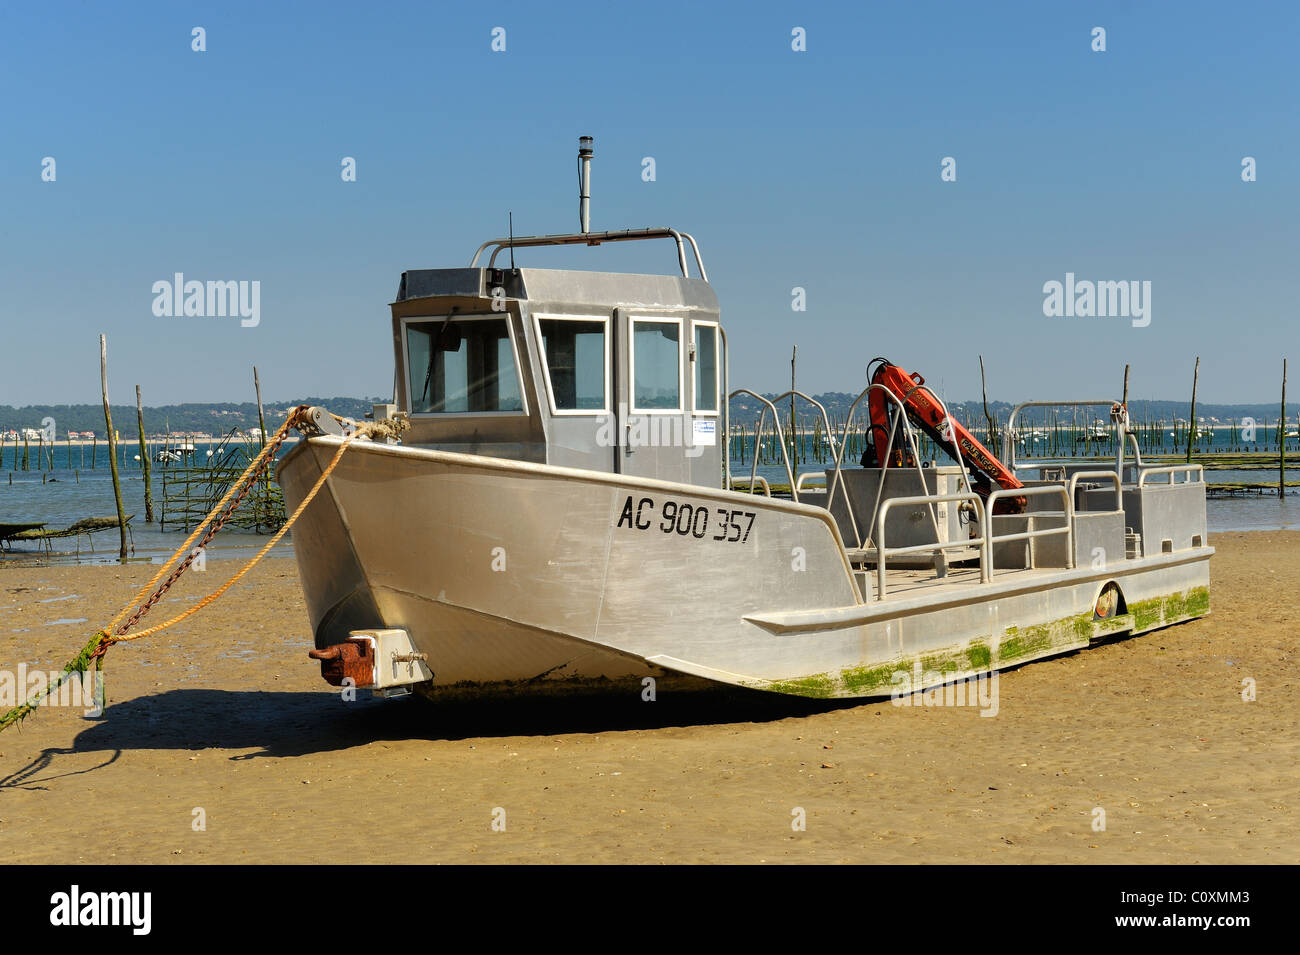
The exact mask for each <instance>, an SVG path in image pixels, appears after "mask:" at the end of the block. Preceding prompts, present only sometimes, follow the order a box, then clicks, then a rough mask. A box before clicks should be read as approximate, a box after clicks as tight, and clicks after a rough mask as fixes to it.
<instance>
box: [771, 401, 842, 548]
mask: <svg viewBox="0 0 1300 955" xmlns="http://www.w3.org/2000/svg"><path fill="white" fill-rule="evenodd" d="M791 396H793V397H795V398H802V399H803V400H804V401H806V402H808V403H809V404H812V405H816V406H817V410H818V411H820V412H821V413H822V424H823V425H824V426H825V428H826V437H827V438H828V439H829V440H830V441H831V442H832V443H834V442H835V435H834V434H833V433H832V432H831V419H830V415H828V414H827V413H826V406H825V405H823V404H822V403H821V402H820V401H818V400H817V399H816V398H814V397H813V396H812V395H806V394H804V393H803V392H802V391H796V390H795V389H794V388H791V389H790V390H789V391H786V392H783V393H781V394H779V395H777V396H776V397H775V398H773V399H772V403H773V405H775V404H776V402H778V401H783V400H784V399H786V398H789V397H791ZM790 427H791V429H792V430H793V432H794V440H795V442H796V447H797V442H798V441H799V429H798V428H797V427H796V423H795V422H794V421H791V422H790ZM754 451H755V453H754V463H755V465H756V466H757V464H758V446H757V444H755V446H754ZM797 456H798V454H797V452H796V457H797ZM791 486H792V487H795V488H796V489H797V488H798V487H800V486H801V485H800V484H798V482H796V483H795V484H793V485H791ZM836 487H840V488H842V489H843V491H844V507H845V508H846V509H847V510H848V512H849V524H850V525H852V526H853V527H854V529H855V532H856V528H857V520H856V519H855V518H854V517H853V502H852V501H850V500H849V489H848V488H847V487H845V486H844V483H843V481H842V480H841V479H840V472H839V468H836V469H835V477H834V478H833V479H832V480H831V482H830V484H829V486H828V487H827V490H826V509H827V510H830V507H831V504H833V503H834V501H835V489H836ZM796 500H798V498H796Z"/></svg>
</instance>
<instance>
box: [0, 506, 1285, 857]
mask: <svg viewBox="0 0 1300 955" xmlns="http://www.w3.org/2000/svg"><path fill="white" fill-rule="evenodd" d="M1211 543H1212V544H1213V545H1214V546H1215V547H1217V548H1218V554H1217V555H1216V557H1215V558H1214V562H1213V565H1212V570H1211V574H1212V583H1211V595H1212V598H1211V599H1212V605H1213V613H1212V614H1211V616H1210V617H1208V618H1206V619H1203V620H1200V621H1196V622H1193V623H1188V624H1184V625H1181V626H1177V627H1173V628H1170V629H1167V630H1164V631H1159V632H1156V633H1153V634H1148V635H1146V636H1143V637H1138V638H1136V639H1132V640H1127V641H1120V642H1116V643H1112V644H1108V645H1104V646H1100V647H1095V648H1093V649H1090V650H1088V651H1086V652H1083V653H1075V654H1070V655H1067V656H1064V657H1059V658H1056V659H1054V660H1049V661H1043V662H1039V663H1033V664H1030V665H1028V666H1024V667H1021V668H1019V669H1017V670H1013V671H1010V672H1006V673H1003V674H1002V675H1001V676H1000V679H999V684H998V691H999V693H998V704H999V709H998V713H997V715H996V716H995V717H992V718H987V717H981V716H980V715H979V712H978V710H977V709H975V708H969V707H964V708H963V707H947V708H944V707H919V706H918V707H898V706H894V705H891V703H890V702H888V701H885V702H883V703H868V704H852V705H827V704H820V703H813V702H808V701H803V700H797V699H789V698H784V697H775V696H769V695H766V694H749V693H709V694H698V693H694V694H689V693H678V694H674V693H671V692H663V691H661V692H660V693H659V695H658V698H657V699H656V700H655V701H654V702H644V701H642V700H641V698H640V696H639V695H638V694H622V695H620V696H617V697H612V698H595V699H593V698H573V699H550V700H540V701H533V702H519V701H513V702H494V703H482V702H475V703H455V704H445V703H444V704H430V703H427V702H425V701H423V700H419V699H408V700H403V701H391V702H386V701H369V700H363V701H360V702H354V703H345V702H343V701H342V700H341V699H340V698H339V695H338V694H337V693H336V692H333V691H331V690H330V689H329V688H327V687H326V685H325V684H324V683H323V682H322V681H321V679H320V677H319V671H318V668H317V665H316V664H315V663H314V662H313V661H310V660H308V659H307V656H306V651H307V649H308V648H309V646H310V634H309V632H308V626H307V618H306V613H305V611H304V609H303V605H302V596H301V591H300V589H299V585H298V580H297V573H296V567H295V565H294V563H293V562H292V561H291V560H285V559H274V560H268V561H267V562H265V563H264V564H263V565H261V567H259V568H258V570H257V571H255V572H254V574H252V575H250V577H249V578H247V580H246V581H245V582H242V583H241V584H239V585H237V586H236V587H235V588H234V589H232V590H231V592H230V593H229V594H227V595H226V596H225V597H224V598H223V599H222V600H221V601H219V602H218V603H217V604H215V605H214V606H213V607H211V608H209V609H207V610H205V611H203V612H202V613H201V614H199V615H197V616H196V617H194V618H191V619H190V620H188V621H186V622H185V623H184V624H181V625H179V626H177V627H176V628H174V629H173V630H170V631H167V632H165V633H162V634H160V635H158V636H155V637H153V638H150V639H149V640H147V641H144V642H141V643H139V644H124V645H120V646H118V647H115V648H114V649H113V650H112V651H111V652H110V654H109V657H108V664H107V668H106V675H107V688H108V700H109V709H108V711H107V713H106V717H105V718H104V719H102V720H86V719H83V718H82V716H81V711H80V709H75V710H74V709H69V708H42V709H41V710H39V711H38V712H37V713H36V714H35V715H34V716H32V717H31V718H29V719H28V720H27V721H26V722H25V723H24V724H22V725H21V726H20V727H15V728H11V729H9V730H6V731H5V732H3V733H0V858H3V859H4V860H5V861H6V862H8V863H10V864H14V863H24V862H55V863H77V862H96V863H103V862H108V863H113V862H123V863H126V862H131V863H195V862H199V863H203V862H208V863H214V862H215V863H239V862H251V863H268V862H306V863H321V862H326V863H328V862H335V863H338V862H368V863H383V862H495V863H518V862H626V863H647V862H649V863H653V862H754V863H757V862H767V863H778V862H876V863H908V862H963V863H972V862H973V863H987V862H1047V863H1087V862H1099V863H1282V862H1286V863H1296V862H1300V833H1298V832H1297V829H1298V828H1300V827H1298V826H1297V822H1300V819H1297V813H1296V808H1297V793H1300V721H1297V719H1296V715H1295V714H1296V713H1297V711H1298V710H1300V706H1298V705H1297V704H1300V690H1298V687H1297V683H1298V682H1300V681H1298V680H1297V656H1298V654H1297V644H1298V643H1300V640H1298V638H1297V628H1296V625H1295V619H1296V616H1297V611H1300V596H1297V593H1298V587H1300V560H1298V559H1297V555H1300V532H1289V531H1281V532H1254V533H1225V534H1217V535H1213V536H1212V538H1211ZM236 566H237V565H236V564H235V563H234V562H232V561H223V560H213V559H210V560H209V562H208V565H207V570H206V571H204V572H203V573H191V574H189V575H187V576H186V577H185V578H184V579H183V580H182V582H181V583H180V584H178V585H177V587H176V588H175V589H174V590H173V591H172V593H171V594H169V595H168V597H167V598H166V600H165V601H164V603H163V604H161V605H160V606H159V607H158V608H157V609H156V610H155V611H154V616H152V617H150V620H149V622H150V623H154V622H158V621H161V620H162V619H164V618H163V617H162V616H161V614H164V613H166V614H167V616H171V615H173V614H174V613H175V612H176V611H178V610H179V609H181V608H183V607H185V606H187V601H192V600H193V599H195V598H196V597H198V596H201V595H202V594H205V593H207V592H208V591H209V590H212V589H214V588H215V586H216V583H217V582H220V581H222V580H224V575H226V574H228V573H230V572H232V571H233V570H234V569H235V567H236ZM151 569H152V568H149V567H146V566H139V565H136V566H131V567H128V568H120V567H111V566H109V567H104V566H96V567H84V566H83V567H68V566H59V567H46V568H37V567H3V566H0V670H9V671H14V670H15V669H16V667H17V665H18V663H19V662H25V663H27V665H28V667H30V668H35V667H40V668H42V669H52V668H58V667H61V666H62V664H63V663H64V662H66V660H67V659H68V658H69V657H70V656H71V655H72V654H73V653H74V652H75V651H76V650H77V649H79V648H80V647H81V646H82V645H83V644H84V643H85V641H86V640H87V639H88V637H89V635H90V633H91V632H92V631H93V630H94V628H95V627H96V626H100V625H103V623H106V622H107V619H108V618H110V617H111V616H112V615H113V614H114V613H115V612H116V610H117V608H118V606H119V605H120V604H121V603H122V602H123V601H124V600H126V599H128V598H129V597H130V596H131V595H132V594H133V593H134V590H135V588H136V587H138V586H139V585H140V584H142V583H143V582H144V581H145V580H147V579H148V576H149V573H150V571H151ZM82 618H85V620H86V621H88V622H83V623H78V622H62V623H58V622H55V621H77V620H80V619H82ZM1245 678H1251V679H1253V680H1254V681H1255V683H1256V687H1257V690H1256V692H1257V699H1256V700H1255V701H1254V702H1246V701H1244V700H1243V699H1242V681H1243V679H1245ZM363 696H364V694H363ZM1098 808H1100V809H1104V810H1105V814H1106V815H1105V821H1106V828H1105V831H1096V830H1094V819H1095V818H1096V815H1095V813H1094V810H1095V809H1098ZM800 809H801V810H802V811H803V813H804V815H805V817H806V829H805V830H804V831H794V830H793V829H792V826H791V823H792V821H793V820H795V818H796V816H795V815H794V813H795V812H796V810H800ZM196 810H202V814H201V816H202V819H203V821H204V823H205V825H206V828H205V829H202V830H197V829H196V828H195V820H196V819H197V818H199V817H198V816H197V815H196ZM500 810H503V811H504V812H501V811H500ZM502 818H504V823H505V826H504V831H494V830H493V822H494V819H496V820H497V821H498V823H499V822H500V821H501V820H502Z"/></svg>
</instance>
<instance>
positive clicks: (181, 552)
mask: <svg viewBox="0 0 1300 955" xmlns="http://www.w3.org/2000/svg"><path fill="white" fill-rule="evenodd" d="M305 407H306V406H303V408H296V409H294V411H293V412H291V413H290V414H289V416H288V417H287V418H285V419H284V424H282V425H280V427H279V428H278V429H277V430H276V432H275V436H274V438H272V440H270V441H268V442H267V443H266V445H265V446H264V447H263V448H262V450H261V451H259V452H258V454H257V456H256V457H254V458H253V460H252V462H251V463H250V464H249V465H248V467H247V468H245V469H244V473H243V474H241V475H240V476H239V479H238V480H237V481H235V482H234V483H233V484H231V485H230V490H228V491H227V492H226V494H225V496H224V497H223V498H222V499H221V500H220V501H218V502H217V505H216V507H214V508H213V509H212V510H211V511H209V512H208V516H207V517H205V518H204V519H203V523H202V524H200V525H199V526H198V527H196V528H194V533H193V534H191V535H190V536H189V537H187V538H186V539H185V543H183V544H181V546H180V547H178V548H177V549H176V553H174V554H172V555H171V557H169V558H168V559H167V562H166V563H165V564H163V565H162V568H161V569H160V570H159V571H158V573H156V574H154V576H153V579H152V580H150V581H149V582H148V583H147V584H145V585H144V586H143V587H141V588H140V592H139V593H138V594H136V595H135V597H133V598H132V599H131V602H130V603H128V604H127V605H126V606H124V607H123V608H122V610H121V612H120V613H119V614H118V615H117V616H116V617H114V618H113V620H112V621H111V622H110V623H109V625H108V626H107V627H105V628H104V632H105V633H109V634H111V633H112V632H113V631H114V630H116V629H117V626H118V624H120V623H121V622H122V621H123V620H125V619H126V616H127V614H129V613H130V612H131V610H132V608H134V607H138V606H139V605H140V604H141V603H142V602H143V601H144V600H145V599H146V598H148V597H149V595H150V593H151V592H152V590H153V588H154V587H156V586H157V585H158V581H160V580H162V579H163V578H164V577H165V576H167V574H168V573H169V572H170V571H171V570H172V568H173V567H174V566H175V564H176V562H177V561H178V560H181V559H182V558H183V557H185V556H186V555H187V554H189V552H190V545H192V544H193V543H194V542H195V541H196V540H198V539H199V536H200V535H201V534H202V533H203V532H204V531H205V530H206V529H207V527H208V525H209V524H211V523H212V521H213V520H214V519H215V518H216V516H217V515H218V514H220V513H221V510H222V508H224V507H225V506H226V504H227V503H228V502H229V501H230V499H231V498H232V497H234V496H235V492H236V491H238V490H239V488H240V487H242V486H243V484H244V481H245V480H246V479H247V478H248V477H249V475H250V474H252V473H254V471H255V470H256V469H257V468H258V466H259V465H261V463H262V461H263V460H264V459H265V458H266V456H267V454H269V453H270V451H271V449H272V448H273V447H275V446H276V439H277V438H279V437H280V436H281V435H283V434H285V433H287V432H288V431H289V429H290V428H292V427H293V426H294V425H295V424H296V423H297V421H298V417H299V415H300V414H301V413H302V412H303V410H304V409H305Z"/></svg>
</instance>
